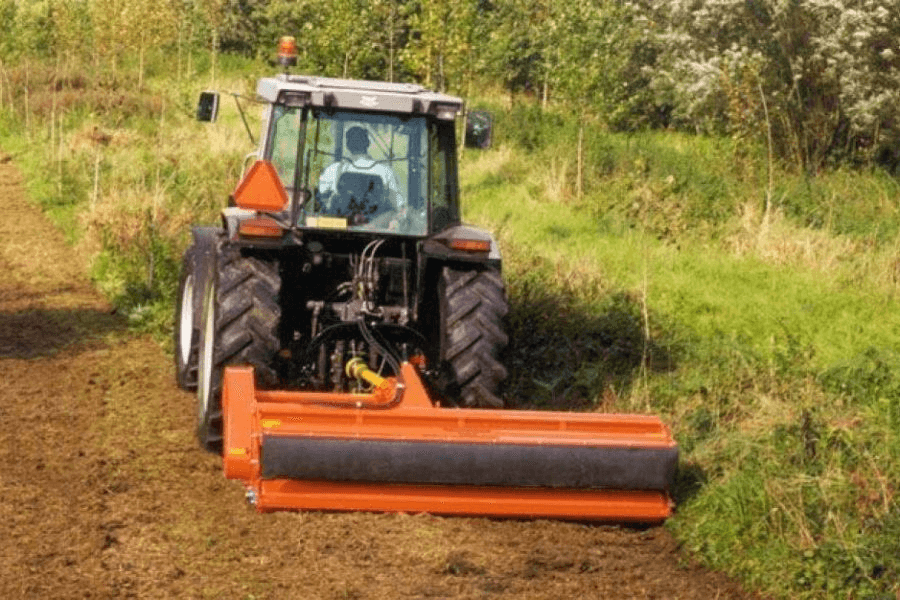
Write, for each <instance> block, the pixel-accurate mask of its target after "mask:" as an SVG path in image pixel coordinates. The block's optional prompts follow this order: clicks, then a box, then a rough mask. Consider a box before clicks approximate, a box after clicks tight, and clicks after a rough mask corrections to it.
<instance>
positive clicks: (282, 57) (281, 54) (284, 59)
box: [278, 35, 297, 68]
mask: <svg viewBox="0 0 900 600" xmlns="http://www.w3.org/2000/svg"><path fill="white" fill-rule="evenodd" d="M278 64H280V65H281V66H282V67H285V68H287V67H293V66H296V64H297V40H295V39H294V38H293V36H290V35H285V36H282V37H281V39H279V40H278Z"/></svg>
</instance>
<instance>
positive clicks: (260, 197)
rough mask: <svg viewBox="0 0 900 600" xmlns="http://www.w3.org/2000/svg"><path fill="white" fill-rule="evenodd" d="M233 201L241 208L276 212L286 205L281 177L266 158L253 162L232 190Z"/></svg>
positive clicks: (285, 193) (286, 198)
mask: <svg viewBox="0 0 900 600" xmlns="http://www.w3.org/2000/svg"><path fill="white" fill-rule="evenodd" d="M234 202H235V204H237V205H238V206H240V207H241V208H249V209H250V210H262V211H267V212H277V211H280V210H284V207H285V205H287V202H288V197H287V192H285V191H284V186H283V185H281V179H280V178H279V177H278V173H277V172H276V171H275V167H274V166H272V163H270V162H269V161H267V160H258V161H256V162H255V163H253V166H252V167H250V170H249V171H247V175H246V176H245V177H244V179H243V181H241V183H240V184H238V187H237V189H236V190H235V191H234Z"/></svg>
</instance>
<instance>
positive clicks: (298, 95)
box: [256, 74, 463, 120]
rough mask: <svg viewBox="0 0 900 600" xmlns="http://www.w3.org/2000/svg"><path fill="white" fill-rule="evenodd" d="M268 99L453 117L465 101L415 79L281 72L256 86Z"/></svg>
mask: <svg viewBox="0 0 900 600" xmlns="http://www.w3.org/2000/svg"><path fill="white" fill-rule="evenodd" d="M256 94H257V96H258V97H259V98H260V99H261V100H264V101H266V102H272V103H278V104H285V105H288V106H305V105H309V106H319V107H333V108H345V109H350V110H365V111H374V112H389V113H404V114H423V115H432V116H435V117H437V118H439V119H450V120H452V119H453V118H454V117H455V116H456V114H457V113H459V112H460V111H462V106H463V102H462V100H461V99H460V98H457V97H455V96H448V95H446V94H440V93H437V92H433V91H431V90H429V89H426V88H424V87H422V86H420V85H417V84H412V83H388V82H384V81H365V80H354V79H335V78H331V77H313V76H307V75H286V74H281V75H277V76H275V77H265V78H263V79H260V80H259V83H258V84H257V86H256Z"/></svg>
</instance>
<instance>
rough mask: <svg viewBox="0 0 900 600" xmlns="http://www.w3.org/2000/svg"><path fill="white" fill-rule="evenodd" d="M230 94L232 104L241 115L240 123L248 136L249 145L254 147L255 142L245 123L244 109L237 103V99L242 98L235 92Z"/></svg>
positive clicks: (247, 124)
mask: <svg viewBox="0 0 900 600" xmlns="http://www.w3.org/2000/svg"><path fill="white" fill-rule="evenodd" d="M230 94H231V95H232V96H233V97H234V103H235V104H236V105H237V108H238V112H239V113H241V121H243V122H244V129H246V130H247V135H248V136H250V143H251V144H253V145H254V146H255V145H256V140H255V139H254V138H253V133H252V132H251V131H250V124H249V123H247V115H246V114H244V108H243V107H242V106H241V103H240V102H238V98H241V97H242V96H241V95H240V94H238V93H236V92H230Z"/></svg>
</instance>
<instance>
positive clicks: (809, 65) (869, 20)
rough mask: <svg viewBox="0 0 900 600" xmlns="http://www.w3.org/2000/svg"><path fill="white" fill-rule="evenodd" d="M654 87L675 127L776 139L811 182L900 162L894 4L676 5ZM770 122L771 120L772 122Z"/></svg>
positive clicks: (874, 0) (665, 10)
mask: <svg viewBox="0 0 900 600" xmlns="http://www.w3.org/2000/svg"><path fill="white" fill-rule="evenodd" d="M657 18H658V19H660V20H661V21H662V22H663V23H665V25H666V28H665V29H664V30H662V32H661V33H660V38H661V39H662V40H663V41H664V43H665V45H666V46H667V47H668V48H669V50H668V51H667V52H666V54H665V56H664V57H662V58H661V61H660V67H661V68H659V69H658V70H657V76H656V77H655V79H654V83H653V85H654V86H656V87H657V89H659V90H660V92H659V93H660V94H663V95H665V96H667V97H669V98H671V100H672V103H673V105H674V113H675V117H676V119H678V120H679V121H680V122H681V123H683V124H685V125H690V126H692V127H696V128H699V129H705V130H722V128H727V129H728V130H730V131H737V132H740V134H742V135H747V134H748V133H749V132H752V131H755V132H758V133H761V134H762V135H764V134H765V132H766V131H767V129H769V128H771V130H772V132H773V138H774V142H775V144H776V146H777V149H778V152H779V155H780V156H781V157H783V158H784V159H786V160H788V161H791V162H793V163H794V164H796V165H798V166H800V167H803V168H806V169H808V170H812V171H815V170H818V169H819V168H821V167H822V166H823V165H826V164H830V163H834V162H839V161H841V160H846V159H851V160H855V161H864V160H867V159H871V158H873V157H875V156H877V155H880V156H882V157H883V158H884V159H886V160H888V161H896V158H895V155H896V152H897V151H896V148H897V146H896V144H897V139H898V133H900V132H898V131H897V129H896V128H897V125H896V123H897V111H898V108H897V107H898V105H900V102H898V101H900V77H898V76H900V46H898V42H897V40H898V33H900V18H898V13H897V7H896V3H895V2H894V1H893V0H863V1H857V0H798V1H794V2H781V1H779V0H753V1H752V2H745V1H744V0H723V1H716V2H711V1H710V2H699V3H698V2H686V1H683V0H669V1H668V2H665V3H662V4H660V5H659V7H658V9H657ZM767 114H768V116H767Z"/></svg>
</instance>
